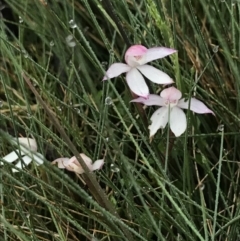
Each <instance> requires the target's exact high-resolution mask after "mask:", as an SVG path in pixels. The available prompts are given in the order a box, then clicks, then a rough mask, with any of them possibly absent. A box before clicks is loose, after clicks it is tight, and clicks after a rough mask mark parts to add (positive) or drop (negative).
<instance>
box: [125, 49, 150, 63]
mask: <svg viewBox="0 0 240 241" xmlns="http://www.w3.org/2000/svg"><path fill="white" fill-rule="evenodd" d="M146 52H147V48H146V47H145V46H143V45H133V46H131V47H130V48H129V49H128V50H127V51H126V53H125V61H126V63H127V64H128V65H129V66H131V67H135V66H137V65H140V64H141V62H142V61H143V59H145V57H144V55H145V54H146Z"/></svg>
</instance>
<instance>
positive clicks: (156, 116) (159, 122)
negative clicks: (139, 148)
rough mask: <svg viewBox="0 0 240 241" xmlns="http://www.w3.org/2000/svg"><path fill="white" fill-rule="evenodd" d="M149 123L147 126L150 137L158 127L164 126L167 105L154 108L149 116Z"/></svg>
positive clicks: (166, 120) (166, 121)
mask: <svg viewBox="0 0 240 241" xmlns="http://www.w3.org/2000/svg"><path fill="white" fill-rule="evenodd" d="M150 120H151V121H152V123H151V125H150V126H149V127H148V129H149V130H150V138H151V137H152V136H154V135H155V133H156V132H157V131H158V129H160V128H165V126H166V125H167V123H168V107H166V106H164V107H161V108H159V109H158V110H156V111H155V112H154V113H153V115H152V116H151V119H150Z"/></svg>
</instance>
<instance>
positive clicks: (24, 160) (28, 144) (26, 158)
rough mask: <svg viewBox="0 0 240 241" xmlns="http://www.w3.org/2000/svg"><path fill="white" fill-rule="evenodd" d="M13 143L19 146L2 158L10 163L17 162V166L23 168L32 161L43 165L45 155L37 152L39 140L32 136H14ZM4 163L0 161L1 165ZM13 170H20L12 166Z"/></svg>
mask: <svg viewBox="0 0 240 241" xmlns="http://www.w3.org/2000/svg"><path fill="white" fill-rule="evenodd" d="M12 142H13V144H14V145H16V146H17V148H16V149H15V150H14V151H12V152H10V153H9V154H7V155H6V156H4V157H3V158H2V159H3V160H4V161H6V162H8V163H13V162H15V161H16V162H17V163H16V165H15V166H16V167H18V168H19V169H23V168H24V167H25V166H28V165H29V164H30V163H31V162H32V161H34V162H35V163H36V165H37V166H38V165H41V164H43V162H44V156H43V155H42V154H40V153H39V152H37V142H36V140H35V139H32V138H24V137H20V138H13V140H12ZM3 164H4V163H3V162H1V161H0V166H1V165H3ZM12 171H13V172H19V171H18V170H17V169H15V168H12Z"/></svg>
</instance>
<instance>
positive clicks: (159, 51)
mask: <svg viewBox="0 0 240 241" xmlns="http://www.w3.org/2000/svg"><path fill="white" fill-rule="evenodd" d="M176 52H177V50H175V49H170V48H165V47H155V48H150V49H148V50H147V51H146V53H145V54H144V56H143V58H141V59H140V60H139V64H140V65H143V64H146V63H148V62H150V61H153V60H156V59H161V58H164V57H166V56H168V55H170V54H173V53H176Z"/></svg>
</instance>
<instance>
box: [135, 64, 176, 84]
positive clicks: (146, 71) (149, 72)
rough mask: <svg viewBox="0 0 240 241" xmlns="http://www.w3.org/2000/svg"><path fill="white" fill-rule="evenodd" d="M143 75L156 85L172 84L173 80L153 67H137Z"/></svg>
mask: <svg viewBox="0 0 240 241" xmlns="http://www.w3.org/2000/svg"><path fill="white" fill-rule="evenodd" d="M137 68H138V69H139V70H140V71H141V73H142V74H143V75H145V76H146V77H147V78H148V79H150V80H151V81H152V82H154V83H156V84H171V83H173V80H172V79H171V78H170V77H169V76H168V75H167V74H166V73H164V72H163V71H161V70H159V69H156V68H155V67H153V66H151V65H141V66H137Z"/></svg>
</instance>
